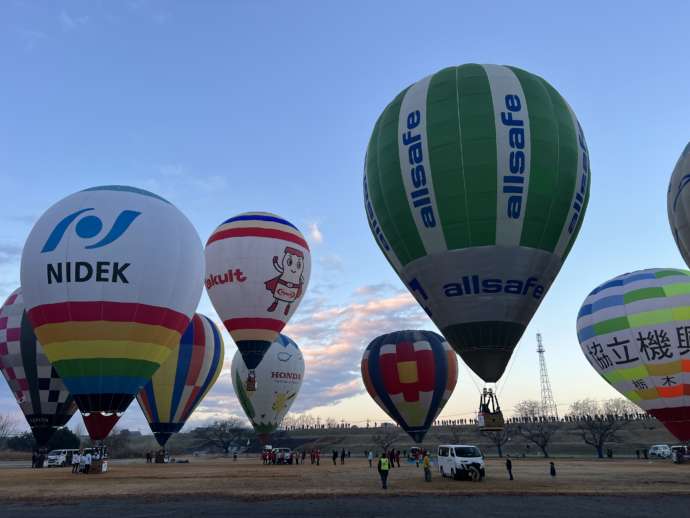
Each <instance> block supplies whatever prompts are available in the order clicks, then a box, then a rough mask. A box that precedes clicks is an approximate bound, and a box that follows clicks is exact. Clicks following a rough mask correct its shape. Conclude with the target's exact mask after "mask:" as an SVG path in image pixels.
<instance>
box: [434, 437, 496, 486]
mask: <svg viewBox="0 0 690 518" xmlns="http://www.w3.org/2000/svg"><path fill="white" fill-rule="evenodd" d="M438 470H439V472H440V473H441V476H442V477H451V478H454V479H456V480H457V479H467V480H472V481H475V482H478V481H480V480H482V479H483V478H484V475H485V471H484V455H482V452H481V451H480V450H479V448H477V447H476V446H473V445H470V444H441V445H440V446H439V447H438Z"/></svg>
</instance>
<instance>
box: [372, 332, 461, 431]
mask: <svg viewBox="0 0 690 518" xmlns="http://www.w3.org/2000/svg"><path fill="white" fill-rule="evenodd" d="M361 367H362V379H363V380H364V386H365V387H366V389H367V392H369V395H370V396H371V397H372V398H373V399H374V401H376V403H377V404H378V405H379V406H380V407H381V408H382V409H383V410H384V411H385V412H386V413H387V414H388V415H389V416H390V417H391V418H392V419H393V420H395V422H396V423H398V424H399V425H400V426H401V427H402V429H403V430H405V431H406V432H407V433H408V434H409V435H410V437H412V439H413V440H414V441H415V442H418V443H419V442H422V440H423V439H424V436H425V435H426V432H427V431H428V430H429V427H430V426H431V424H432V423H433V422H434V419H436V417H437V416H438V414H439V413H440V412H441V410H443V407H444V406H445V404H446V402H447V401H448V399H449V398H450V396H451V394H452V393H453V389H455V384H456V383H457V381H458V359H457V356H456V355H455V351H453V349H451V347H450V345H449V344H448V342H446V340H445V339H444V338H443V337H442V336H439V335H438V334H436V333H433V332H431V331H396V332H394V333H388V334H385V335H381V336H379V337H378V338H375V339H374V340H373V341H372V342H371V343H370V344H369V346H368V347H367V348H366V350H365V351H364V356H363V357H362V365H361Z"/></svg>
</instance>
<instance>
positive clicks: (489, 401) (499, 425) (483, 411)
mask: <svg viewBox="0 0 690 518" xmlns="http://www.w3.org/2000/svg"><path fill="white" fill-rule="evenodd" d="M477 423H478V424H479V431H480V432H500V431H502V430H503V429H504V428H505V420H504V419H503V412H501V407H500V406H499V404H498V398H497V397H496V394H494V392H493V390H491V389H486V388H485V389H484V391H483V392H482V394H481V396H480V397H479V412H478V413H477Z"/></svg>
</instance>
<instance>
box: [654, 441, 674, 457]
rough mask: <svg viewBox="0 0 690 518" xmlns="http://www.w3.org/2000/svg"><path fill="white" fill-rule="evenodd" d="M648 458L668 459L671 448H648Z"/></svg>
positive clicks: (665, 445) (663, 445)
mask: <svg viewBox="0 0 690 518" xmlns="http://www.w3.org/2000/svg"><path fill="white" fill-rule="evenodd" d="M649 456H650V457H657V458H659V459H668V458H669V457H670V456H671V447H670V446H669V445H668V444H655V445H654V446H652V447H651V448H649Z"/></svg>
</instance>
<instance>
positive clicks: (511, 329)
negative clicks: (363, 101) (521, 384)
mask: <svg viewBox="0 0 690 518" xmlns="http://www.w3.org/2000/svg"><path fill="white" fill-rule="evenodd" d="M589 185H590V169H589V152H588V150H587V145H586V143H585V137H584V133H583V131H582V128H581V127H580V124H579V122H578V120H577V118H576V117H575V114H574V113H573V111H572V110H571V108H570V106H569V105H568V104H567V103H566V101H565V100H564V99H563V97H561V95H560V94H559V93H558V92H557V91H556V90H555V89H554V88H553V87H552V86H551V85H550V84H549V83H547V82H546V81H544V80H543V79H542V78H540V77H538V76H536V75H533V74H530V73H529V72H525V71H524V70H520V69H518V68H515V67H508V66H498V65H476V64H468V65H462V66H458V67H450V68H445V69H443V70H441V71H440V72H437V73H436V74H433V75H430V76H428V77H426V78H424V79H422V80H421V81H418V82H417V83H415V84H413V85H411V86H410V87H408V88H406V89H405V90H403V91H402V92H401V93H400V94H399V95H398V96H397V97H396V98H395V99H394V100H393V102H391V103H390V104H389V105H388V106H387V107H386V109H385V110H384V111H383V113H382V114H381V116H380V117H379V119H378V120H377V121H376V125H375V126H374V130H373V132H372V135H371V139H370V141H369V146H368V149H367V155H366V160H365V172H364V205H365V209H366V214H367V217H368V220H369V226H370V228H371V232H372V233H373V235H374V237H375V239H376V242H377V244H378V245H379V247H380V248H381V251H382V252H383V253H384V254H385V256H386V259H387V260H388V262H389V263H390V264H391V266H392V267H393V268H394V269H395V271H396V272H397V274H398V275H399V276H400V278H401V280H402V281H403V282H404V283H405V285H406V286H407V288H408V289H409V290H410V292H411V293H412V294H413V295H414V297H415V298H416V299H417V301H418V302H419V304H420V305H421V306H422V307H423V308H424V309H425V310H426V312H427V313H428V314H429V316H430V317H431V319H432V320H433V321H434V323H435V324H436V325H437V326H438V328H439V329H440V330H441V332H442V333H443V334H444V335H445V337H446V338H447V339H448V341H449V342H450V344H451V345H452V346H453V348H454V349H455V350H456V351H457V352H458V353H459V354H460V356H461V357H462V358H463V359H464V360H465V362H466V363H467V365H468V366H469V367H470V368H471V369H472V370H473V371H474V372H475V373H477V375H479V377H481V378H482V379H483V380H484V381H486V382H496V381H497V380H498V379H499V378H500V377H501V375H502V374H503V372H504V370H505V368H506V365H507V364H508V361H509V359H510V356H511V354H512V352H513V349H514V348H515V346H516V345H517V343H518V341H519V339H520V337H521V336H522V334H523V332H524V330H525V327H526V326H527V324H528V323H529V321H530V319H531V318H532V316H533V315H534V313H535V311H536V310H537V308H538V306H539V304H540V303H541V302H542V300H543V299H544V296H545V295H546V293H547V291H548V289H549V287H550V286H551V284H552V283H553V281H554V279H555V277H556V275H557V274H558V272H559V270H560V268H561V266H562V264H563V261H565V258H566V257H567V256H568V253H569V252H570V249H571V247H572V246H573V243H574V242H575V239H576V237H577V234H578V231H579V230H580V226H581V225H582V220H583V217H584V215H585V210H586V207H587V200H588V198H589Z"/></svg>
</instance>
